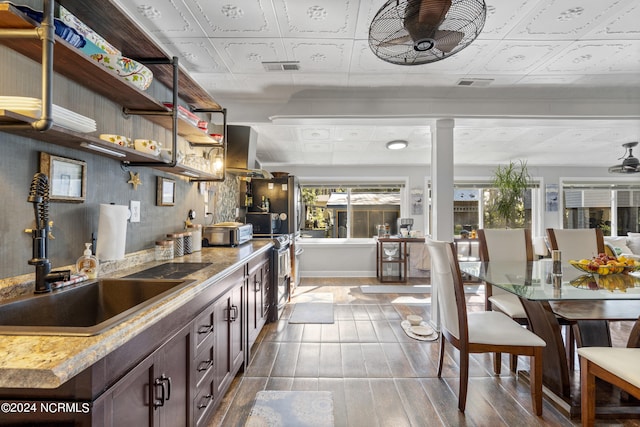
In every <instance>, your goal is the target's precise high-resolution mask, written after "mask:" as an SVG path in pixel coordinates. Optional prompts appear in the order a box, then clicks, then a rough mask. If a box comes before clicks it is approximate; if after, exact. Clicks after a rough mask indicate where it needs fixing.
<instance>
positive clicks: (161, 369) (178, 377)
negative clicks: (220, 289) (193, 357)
mask: <svg viewBox="0 0 640 427" xmlns="http://www.w3.org/2000/svg"><path fill="white" fill-rule="evenodd" d="M190 332H191V327H190V326H189V327H187V328H185V329H183V330H182V331H181V332H180V333H178V334H177V335H176V336H175V337H173V338H172V339H171V340H170V341H169V342H167V343H166V344H165V345H163V346H162V347H161V348H160V349H159V350H158V351H157V358H158V363H157V369H156V372H155V375H156V376H155V378H154V393H155V395H156V396H155V397H156V399H158V398H159V396H158V393H162V392H164V393H166V394H165V399H164V401H163V402H164V405H163V406H161V407H159V408H158V409H159V411H160V425H161V426H166V427H174V426H180V425H185V426H186V425H188V424H189V420H188V416H187V414H188V409H189V405H190V403H189V402H190V400H191V399H190V393H189V374H190V370H189V360H190V355H189V348H190V346H191V342H190V339H191V334H190ZM163 387H164V390H163ZM158 400H159V399H158Z"/></svg>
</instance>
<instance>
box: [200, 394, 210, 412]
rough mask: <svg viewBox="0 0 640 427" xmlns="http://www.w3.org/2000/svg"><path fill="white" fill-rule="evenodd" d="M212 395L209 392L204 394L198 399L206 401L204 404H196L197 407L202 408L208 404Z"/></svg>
mask: <svg viewBox="0 0 640 427" xmlns="http://www.w3.org/2000/svg"><path fill="white" fill-rule="evenodd" d="M212 397H213V395H211V394H205V395H204V396H202V398H201V399H200V401H201V402H202V401H203V400H204V401H205V402H206V403H205V404H202V403H199V404H198V409H204V408H206V407H207V406H209V402H211V398H212Z"/></svg>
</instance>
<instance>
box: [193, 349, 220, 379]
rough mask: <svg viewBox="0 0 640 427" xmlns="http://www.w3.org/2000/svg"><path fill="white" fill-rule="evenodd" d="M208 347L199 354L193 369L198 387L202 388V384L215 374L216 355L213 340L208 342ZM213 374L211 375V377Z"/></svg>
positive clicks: (194, 361)
mask: <svg viewBox="0 0 640 427" xmlns="http://www.w3.org/2000/svg"><path fill="white" fill-rule="evenodd" d="M206 343H207V345H206V346H204V347H203V348H202V351H200V352H198V355H197V356H196V357H195V359H194V360H193V369H194V371H195V374H196V387H200V385H201V383H202V382H203V381H204V380H205V379H206V378H207V377H209V376H211V375H213V372H215V369H214V364H215V354H214V350H215V348H214V343H215V341H214V340H213V339H211V340H207V341H206ZM210 373H211V375H209V374H210Z"/></svg>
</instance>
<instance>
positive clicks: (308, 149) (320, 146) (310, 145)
mask: <svg viewBox="0 0 640 427" xmlns="http://www.w3.org/2000/svg"><path fill="white" fill-rule="evenodd" d="M302 151H303V152H305V153H330V152H332V151H333V142H305V143H304V144H302Z"/></svg>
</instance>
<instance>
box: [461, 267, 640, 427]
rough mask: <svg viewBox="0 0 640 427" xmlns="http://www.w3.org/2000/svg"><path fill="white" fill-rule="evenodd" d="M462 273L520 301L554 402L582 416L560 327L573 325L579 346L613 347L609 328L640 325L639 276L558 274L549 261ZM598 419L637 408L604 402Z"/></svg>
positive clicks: (637, 410)
mask: <svg viewBox="0 0 640 427" xmlns="http://www.w3.org/2000/svg"><path fill="white" fill-rule="evenodd" d="M459 265H460V270H461V272H462V273H466V274H467V275H469V276H471V277H473V278H476V279H478V280H480V281H482V282H484V283H486V284H488V285H491V286H494V287H498V288H500V289H503V290H505V291H507V292H510V293H512V294H515V295H517V296H518V297H519V298H520V301H521V302H522V305H523V306H524V308H525V311H526V313H527V317H528V321H529V326H528V327H529V328H530V329H531V330H532V331H533V332H534V333H535V334H537V335H538V336H540V337H541V338H542V339H544V340H545V342H546V343H547V346H546V347H545V351H544V355H543V358H544V359H543V385H544V386H545V389H546V391H547V392H550V393H547V396H548V397H550V398H551V399H552V400H553V401H554V402H555V403H556V404H557V406H559V407H560V408H561V409H564V410H566V412H567V413H568V414H570V415H571V416H579V414H580V389H579V383H578V384H577V385H576V378H578V379H579V375H576V373H575V372H574V370H573V368H574V364H573V363H572V362H573V357H574V356H573V352H572V351H570V350H571V347H572V346H573V343H572V342H571V343H570V344H569V345H567V344H568V343H569V341H568V342H567V343H565V341H564V338H563V334H562V325H563V324H564V325H566V324H568V325H570V327H571V329H570V331H571V333H573V334H574V335H575V341H576V344H577V345H578V346H580V347H582V346H611V345H612V343H611V335H610V330H609V322H611V321H636V320H638V318H639V316H640V273H639V272H629V271H626V272H624V273H617V274H608V275H599V274H593V273H587V272H584V271H581V270H580V269H578V268H576V267H574V266H573V265H571V264H570V263H568V262H562V263H561V265H560V268H555V269H554V266H553V261H552V260H550V259H540V260H536V261H530V262H517V261H509V262H507V261H489V262H481V261H477V262H460V263H459ZM596 414H597V415H605V414H606V415H615V416H617V415H621V416H626V415H629V416H638V415H640V407H639V406H638V404H637V401H636V402H627V401H624V399H622V400H621V399H614V400H612V399H610V398H607V401H606V402H601V404H600V406H598V407H597V409H596Z"/></svg>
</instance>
